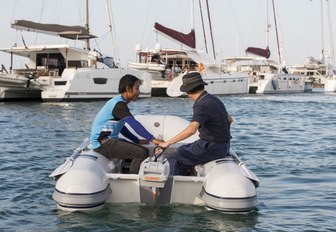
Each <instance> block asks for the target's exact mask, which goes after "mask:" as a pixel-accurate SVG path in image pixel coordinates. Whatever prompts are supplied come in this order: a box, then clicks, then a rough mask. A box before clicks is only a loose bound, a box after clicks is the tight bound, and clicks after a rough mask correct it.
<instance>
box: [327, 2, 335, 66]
mask: <svg viewBox="0 0 336 232" xmlns="http://www.w3.org/2000/svg"><path fill="white" fill-rule="evenodd" d="M326 1H327V13H328V24H329V43H330V50H331V51H330V56H331V61H332V63H333V64H335V50H334V39H333V38H334V37H333V31H332V23H331V14H330V4H329V0H326Z"/></svg>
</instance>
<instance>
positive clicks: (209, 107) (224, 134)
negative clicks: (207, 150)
mask: <svg viewBox="0 0 336 232" xmlns="http://www.w3.org/2000/svg"><path fill="white" fill-rule="evenodd" d="M193 111H194V115H193V118H192V121H196V122H198V123H199V124H200V127H199V129H198V130H199V133H200V134H199V136H200V138H201V139H202V140H205V141H208V142H217V143H228V142H230V139H231V138H232V137H231V134H230V124H229V122H228V120H227V118H228V113H227V111H226V108H225V106H224V104H223V102H221V101H220V100H219V99H218V98H217V97H215V96H213V95H211V94H209V93H208V92H206V91H204V92H203V93H202V94H201V95H200V96H199V97H198V98H197V99H196V101H195V103H194V106H193Z"/></svg>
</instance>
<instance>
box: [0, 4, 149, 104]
mask: <svg viewBox="0 0 336 232" xmlns="http://www.w3.org/2000/svg"><path fill="white" fill-rule="evenodd" d="M85 2H86V5H85V14H86V17H85V19H86V23H85V25H86V26H85V27H83V26H65V25H58V24H45V23H35V22H31V21H26V20H14V21H13V22H12V23H11V27H12V28H15V29H18V30H26V31H30V32H38V33H44V34H49V35H53V36H59V37H62V38H66V39H72V40H84V41H85V48H77V47H72V46H69V45H63V44H57V45H46V44H42V45H26V44H25V43H24V41H23V43H24V46H17V45H15V46H13V47H10V48H3V49H0V51H2V52H7V53H9V54H10V59H11V68H10V69H9V70H8V71H7V69H6V68H4V66H2V72H0V100H11V99H16V100H24V99H28V98H39V99H41V98H42V100H44V101H63V100H91V99H92V100H93V99H107V98H111V97H114V96H116V95H118V84H119V80H120V78H121V77H122V76H124V75H125V74H132V75H134V76H136V77H138V78H139V79H140V80H141V82H142V85H141V86H140V92H141V94H140V97H149V96H151V75H150V74H148V73H145V72H143V71H140V70H131V69H127V68H126V69H125V68H121V67H120V66H118V65H116V64H115V62H114V59H113V58H112V57H109V56H103V55H102V54H101V53H100V52H98V51H96V50H95V49H91V48H90V39H92V38H95V36H94V35H91V34H90V32H89V27H88V10H87V9H88V1H87V0H86V1H85ZM14 56H20V57H26V58H28V64H26V68H25V69H13V68H12V67H13V65H14V64H13V60H14V58H15V57H14Z"/></svg>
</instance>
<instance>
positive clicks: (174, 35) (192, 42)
mask: <svg viewBox="0 0 336 232" xmlns="http://www.w3.org/2000/svg"><path fill="white" fill-rule="evenodd" d="M154 30H155V31H158V32H160V33H162V34H164V35H165V36H168V37H169V38H171V39H173V40H176V41H177V42H180V43H183V44H184V45H187V46H188V47H190V48H196V37H195V31H194V30H193V29H192V30H191V31H190V33H189V34H184V33H181V32H178V31H175V30H173V29H170V28H168V27H165V26H162V25H161V24H159V23H155V24H154Z"/></svg>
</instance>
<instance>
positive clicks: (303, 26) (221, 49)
mask: <svg viewBox="0 0 336 232" xmlns="http://www.w3.org/2000/svg"><path fill="white" fill-rule="evenodd" d="M335 1H336V0H329V5H330V12H331V14H330V18H331V24H332V27H331V28H332V29H331V31H332V34H333V35H332V37H331V36H330V33H329V32H330V27H329V25H328V17H329V16H328V11H327V4H326V2H327V0H275V3H276V8H277V22H278V34H279V35H280V37H281V38H282V39H281V40H280V44H282V46H281V47H282V51H283V58H282V59H283V61H284V62H285V63H286V64H303V63H306V60H307V57H308V56H313V57H315V58H319V57H320V55H321V51H322V47H324V48H325V49H328V50H329V51H330V50H331V44H332V43H331V42H330V41H331V39H332V38H336V36H335V33H336V30H335V29H336V28H335V25H336V2H335ZM199 2H201V5H202V9H203V10H202V14H203V18H204V25H205V28H206V34H207V36H206V40H207V48H208V51H209V56H211V57H213V56H214V55H213V50H212V43H211V41H212V40H211V37H210V32H209V31H210V30H209V23H208V16H207V10H206V0H194V9H193V10H191V0H109V7H107V6H106V1H105V0H94V1H93V0H89V8H90V16H89V21H90V31H91V33H92V34H94V35H96V36H98V38H96V39H94V40H92V41H91V47H92V48H95V49H97V50H99V51H100V52H101V53H103V54H107V55H110V56H114V54H116V59H117V61H118V62H119V63H120V64H121V65H122V66H127V63H128V62H129V61H134V60H135V59H136V51H135V47H136V45H137V44H139V45H140V46H141V47H142V48H143V49H145V48H151V49H153V48H154V47H155V44H156V43H159V44H160V46H161V48H181V46H182V45H181V44H178V43H176V42H173V41H171V40H169V39H167V38H165V37H164V36H162V35H158V34H156V33H155V32H154V31H153V26H154V23H155V22H159V23H160V24H163V25H164V26H166V27H169V28H172V29H175V30H178V31H181V32H184V33H188V32H190V30H191V24H192V22H191V21H192V20H191V19H192V16H191V12H193V15H194V17H193V18H194V27H195V31H196V46H197V49H198V50H203V51H205V48H206V46H205V42H204V38H203V31H202V23H201V20H200V19H201V16H200V7H199ZM266 2H267V1H266V0H208V4H209V12H210V16H211V28H212V34H213V41H214V48H215V54H216V57H217V58H225V57H236V56H245V55H246V54H245V49H246V48H247V47H250V46H251V47H261V48H265V47H266V44H267V41H266V37H267V36H266V34H267V35H268V38H269V39H268V41H269V42H268V44H269V47H270V50H271V57H270V58H271V59H274V60H277V61H278V60H279V57H278V49H277V40H276V32H275V23H274V14H273V10H272V1H271V0H268V10H267V11H266V7H265V5H266ZM321 2H323V17H321V12H322V11H321ZM0 3H1V8H0V33H1V39H0V48H8V47H11V46H12V45H13V44H15V43H17V44H18V45H23V42H22V37H23V38H24V41H25V43H26V44H27V45H28V46H29V45H34V44H57V43H61V44H69V45H72V46H77V47H83V46H84V44H83V43H82V42H80V41H69V40H65V39H62V38H59V37H54V36H48V35H42V34H37V33H32V32H26V31H17V30H15V29H13V28H10V22H11V21H13V20H15V19H25V20H30V21H34V22H41V23H57V24H65V25H83V24H84V0H29V1H27V0H0ZM107 9H109V10H110V11H111V12H112V18H113V23H112V28H113V31H114V34H115V36H114V38H115V43H113V42H112V39H111V38H112V37H111V35H110V34H109V19H108V16H107ZM266 12H268V13H267V14H266ZM266 15H268V17H266ZM267 18H268V20H266V19H267ZM321 19H323V20H321ZM322 21H323V24H322V23H321V22H322ZM266 22H268V24H269V25H270V29H269V33H266V32H265V31H266V30H265V28H266ZM322 25H323V29H322ZM322 31H323V33H322ZM322 34H323V36H322ZM322 38H323V42H322ZM114 44H115V45H114ZM16 62H17V63H16V65H17V66H19V67H23V66H24V61H21V60H19V59H16ZM0 64H4V65H5V66H6V67H9V66H10V57H9V55H8V54H6V53H3V52H0Z"/></svg>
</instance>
